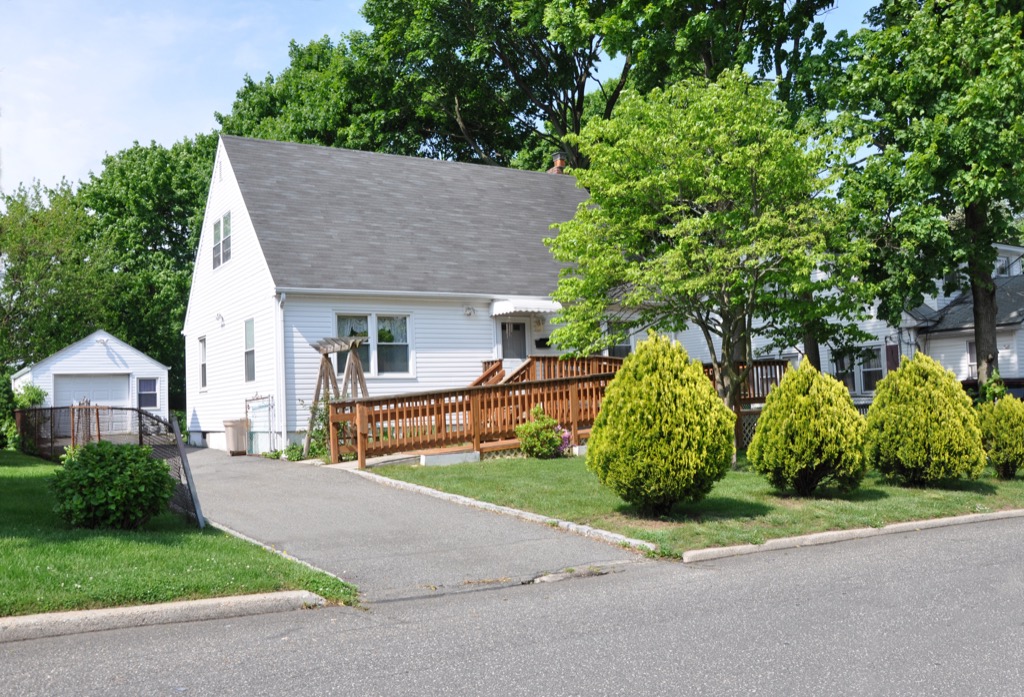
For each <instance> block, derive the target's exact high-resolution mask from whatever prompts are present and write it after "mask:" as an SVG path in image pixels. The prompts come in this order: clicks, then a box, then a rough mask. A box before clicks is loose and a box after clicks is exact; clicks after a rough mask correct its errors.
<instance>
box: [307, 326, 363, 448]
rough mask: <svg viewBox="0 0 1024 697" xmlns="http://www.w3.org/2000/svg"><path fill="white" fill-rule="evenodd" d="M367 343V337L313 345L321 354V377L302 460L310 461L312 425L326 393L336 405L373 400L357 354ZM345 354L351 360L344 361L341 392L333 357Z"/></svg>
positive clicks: (317, 385) (315, 392)
mask: <svg viewBox="0 0 1024 697" xmlns="http://www.w3.org/2000/svg"><path fill="white" fill-rule="evenodd" d="M364 341H366V338H365V337H351V338H348V339H338V338H327V339H320V341H317V342H315V343H312V344H310V346H312V347H313V348H315V349H316V350H317V351H318V352H319V353H320V373H319V375H318V376H317V379H316V390H314V392H313V402H312V404H311V406H310V409H309V427H308V428H307V429H306V440H305V442H304V443H303V444H302V456H303V457H309V441H310V438H311V437H312V435H313V421H314V419H315V418H316V410H317V408H318V407H319V405H320V395H321V394H322V393H323V392H326V391H327V390H328V389H329V390H331V394H333V395H334V401H341V400H346V399H359V398H360V397H369V396H370V392H369V391H368V390H367V389H366V377H365V376H364V375H363V362H362V361H361V360H360V359H359V352H358V351H357V349H358V348H359V347H360V346H362V344H363V342H364ZM342 352H347V353H348V360H346V361H345V374H344V375H342V376H341V387H340V388H339V387H338V378H337V376H336V375H335V371H334V363H333V361H332V360H331V356H332V355H333V354H335V353H342Z"/></svg>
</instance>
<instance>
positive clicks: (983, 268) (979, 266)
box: [964, 205, 999, 385]
mask: <svg viewBox="0 0 1024 697" xmlns="http://www.w3.org/2000/svg"><path fill="white" fill-rule="evenodd" d="M964 224H965V226H966V227H967V229H968V230H969V231H970V232H971V235H972V237H974V239H986V237H987V236H986V235H985V234H984V231H985V227H986V211H984V210H980V209H979V207H978V206H977V205H970V206H968V207H967V211H966V215H965V221H964ZM967 274H968V276H969V277H970V279H971V298H972V300H973V301H974V350H975V355H976V356H977V360H978V384H979V385H981V384H983V383H984V382H985V381H986V380H988V379H989V378H990V377H992V373H993V372H995V371H996V370H998V369H999V348H998V346H997V345H996V309H997V308H996V286H995V283H994V282H993V280H992V263H991V259H990V258H989V257H988V255H985V256H982V255H980V254H972V255H971V258H970V259H968V261H967Z"/></svg>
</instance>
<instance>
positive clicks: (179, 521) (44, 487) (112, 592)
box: [0, 451, 356, 617]
mask: <svg viewBox="0 0 1024 697" xmlns="http://www.w3.org/2000/svg"><path fill="white" fill-rule="evenodd" d="M55 469H56V467H55V466H54V465H52V464H50V463H47V462H45V461H44V460H39V459H37V458H34V457H29V456H27V455H22V454H20V453H14V452H10V451H0V617H4V616H10V615H24V614H31V613H37V612H52V611H56V610H84V609H90V608H100V607H116V606H121V605H136V604H144V603H160V602H165V601H171V600H190V599H196V598H212V597H219V596H228V595H241V594H246V593H263V592H268V591H279V590H302V589H305V590H309V591H312V592H314V593H317V594H319V595H321V596H323V597H325V598H327V599H328V600H329V601H330V602H334V603H344V604H353V603H355V601H356V589H355V588H354V587H353V586H351V585H349V584H347V583H344V582H342V581H339V580H338V579H336V578H334V577H333V576H330V575H328V574H324V573H321V572H319V571H313V570H312V569H310V568H308V567H306V566H303V565H302V564H298V563H295V562H293V561H290V560H288V559H285V558H283V557H281V556H279V555H277V554H274V553H272V552H269V551H267V550H265V549H263V548H261V547H259V546H257V545H254V544H251V543H249V542H245V541H244V540H239V539H238V538H235V537H232V536H231V535H227V534H225V533H222V532H220V531H219V530H215V529H212V528H210V527H207V528H206V529H205V530H203V531H199V530H198V529H196V527H195V526H194V525H192V524H190V523H188V522H187V521H185V519H184V518H182V517H181V516H177V515H172V514H170V513H167V514H164V515H162V516H160V517H159V518H157V519H155V520H153V521H152V522H151V523H150V524H149V525H147V526H146V527H145V528H144V529H143V530H140V531H134V532H115V531H109V530H76V529H73V528H70V527H69V526H68V525H67V524H65V523H64V522H63V521H62V520H61V519H60V518H59V517H57V515H56V514H55V513H53V506H54V501H53V497H52V495H51V494H50V491H49V488H48V481H49V478H50V476H51V474H52V473H53V471H54V470H55Z"/></svg>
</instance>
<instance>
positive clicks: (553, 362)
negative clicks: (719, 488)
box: [328, 356, 788, 468]
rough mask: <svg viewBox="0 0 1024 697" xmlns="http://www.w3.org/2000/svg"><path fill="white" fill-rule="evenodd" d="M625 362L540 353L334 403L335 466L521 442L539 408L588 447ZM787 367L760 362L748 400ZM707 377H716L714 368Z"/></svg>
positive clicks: (747, 390)
mask: <svg viewBox="0 0 1024 697" xmlns="http://www.w3.org/2000/svg"><path fill="white" fill-rule="evenodd" d="M621 365H622V359H621V358H609V357H604V356H592V357H588V358H578V359H577V358H569V359H560V358H558V357H557V356H533V357H531V358H530V359H528V360H527V361H526V362H525V363H524V364H523V365H522V366H520V367H519V368H518V369H517V370H515V371H514V372H513V373H511V374H510V375H508V376H504V374H503V372H502V370H501V362H500V361H488V362H486V363H485V365H484V372H483V374H482V375H481V376H480V377H479V378H477V380H475V381H474V382H473V384H472V385H470V386H469V387H463V388H458V389H452V390H440V391H432V392H420V393H413V394H404V395H391V396H386V397H366V398H362V399H356V400H349V401H339V402H332V403H331V405H330V414H329V419H328V420H329V424H330V444H331V462H339V461H340V459H341V457H342V455H355V456H356V459H357V460H358V462H359V467H361V468H362V467H365V466H366V459H367V458H368V457H377V456H380V455H388V454H391V453H399V452H418V451H424V450H432V449H438V448H451V447H454V446H460V447H463V448H464V449H470V448H471V449H472V450H475V451H477V452H487V451H489V450H494V449H495V448H497V447H498V446H497V444H498V443H502V442H507V441H511V440H514V439H515V429H516V426H518V425H520V424H523V423H526V422H527V421H529V420H530V411H531V410H532V409H533V407H534V406H536V405H538V404H539V405H541V406H542V407H543V408H544V412H545V413H546V414H547V415H548V416H551V417H553V418H554V419H555V420H556V421H558V423H559V424H560V425H561V426H562V427H563V428H564V429H566V430H567V431H568V432H569V434H570V439H571V443H572V444H573V445H580V444H581V440H583V439H585V438H586V436H587V435H588V434H589V429H590V427H591V426H592V425H593V423H594V419H596V418H597V414H598V411H600V409H601V402H602V400H603V399H604V392H605V389H606V388H607V386H608V383H609V382H611V380H612V378H613V377H615V373H616V372H617V371H618V369H619V367H620V366H621ZM787 365H788V363H787V362H785V361H759V362H757V363H756V364H755V365H754V366H753V367H752V369H751V371H750V373H749V375H748V380H747V386H746V388H745V389H744V392H743V395H742V400H741V403H742V404H743V405H748V406H749V405H750V404H756V403H758V402H763V401H764V398H765V396H766V395H767V394H768V390H769V389H771V387H772V386H773V385H776V384H778V382H779V380H780V379H781V377H782V374H783V372H784V371H785V368H786V366H787ZM705 373H706V374H708V375H709V377H711V374H710V368H709V367H708V366H705ZM737 416H741V414H737ZM741 429H742V418H738V419H737V434H741V433H742V430H741ZM505 447H508V446H507V444H506V445H505V446H503V448H502V449H504V448H505Z"/></svg>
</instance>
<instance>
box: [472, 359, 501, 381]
mask: <svg viewBox="0 0 1024 697" xmlns="http://www.w3.org/2000/svg"><path fill="white" fill-rule="evenodd" d="M504 377H505V370H504V368H502V365H501V359H500V358H496V359H494V360H490V361H484V372H482V373H480V377H478V378H477V379H476V380H474V381H473V382H471V383H469V386H470V387H476V386H477V385H494V384H497V383H499V382H501V381H502V380H503V379H504Z"/></svg>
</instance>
